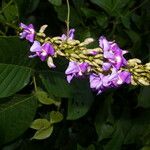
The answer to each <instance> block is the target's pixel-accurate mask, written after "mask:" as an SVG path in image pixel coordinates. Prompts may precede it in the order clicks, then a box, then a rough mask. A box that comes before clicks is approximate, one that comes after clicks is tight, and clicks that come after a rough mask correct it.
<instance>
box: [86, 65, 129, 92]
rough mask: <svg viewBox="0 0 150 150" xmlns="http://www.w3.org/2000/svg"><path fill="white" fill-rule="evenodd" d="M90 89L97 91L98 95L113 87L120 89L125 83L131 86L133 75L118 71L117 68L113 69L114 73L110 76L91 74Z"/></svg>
mask: <svg viewBox="0 0 150 150" xmlns="http://www.w3.org/2000/svg"><path fill="white" fill-rule="evenodd" d="M89 78H90V87H91V88H92V89H94V90H96V91H98V93H97V94H100V93H101V92H103V91H105V90H106V89H109V88H112V87H119V86H120V85H122V84H123V83H127V84H129V83H130V82H131V74H130V73H129V72H127V71H117V70H116V69H115V68H113V69H112V73H111V74H108V75H103V74H102V73H100V74H98V75H97V74H94V73H93V74H91V75H90V77H89Z"/></svg>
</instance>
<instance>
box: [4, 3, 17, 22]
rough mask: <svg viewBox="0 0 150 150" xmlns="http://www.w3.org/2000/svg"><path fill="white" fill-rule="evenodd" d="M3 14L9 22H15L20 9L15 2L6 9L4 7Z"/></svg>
mask: <svg viewBox="0 0 150 150" xmlns="http://www.w3.org/2000/svg"><path fill="white" fill-rule="evenodd" d="M12 12H13V13H12ZM3 14H4V16H5V18H6V21H7V22H14V21H15V20H16V19H18V10H17V7H16V5H15V4H14V3H13V4H10V5H8V6H6V9H4V11H3Z"/></svg>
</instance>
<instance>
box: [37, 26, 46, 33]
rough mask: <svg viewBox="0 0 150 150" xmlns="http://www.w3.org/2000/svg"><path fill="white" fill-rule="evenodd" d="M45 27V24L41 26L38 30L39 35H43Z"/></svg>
mask: <svg viewBox="0 0 150 150" xmlns="http://www.w3.org/2000/svg"><path fill="white" fill-rule="evenodd" d="M47 27H48V25H47V24H45V25H43V26H41V28H40V30H39V32H40V33H44V31H45V29H46V28H47Z"/></svg>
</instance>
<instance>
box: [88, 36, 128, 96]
mask: <svg viewBox="0 0 150 150" xmlns="http://www.w3.org/2000/svg"><path fill="white" fill-rule="evenodd" d="M99 46H100V47H101V48H102V50H103V56H104V61H103V65H102V69H103V71H104V72H105V75H104V74H102V73H100V74H95V73H93V74H91V75H90V86H91V88H92V89H95V90H96V91H98V94H99V93H101V92H103V91H105V90H106V89H108V88H111V87H118V86H120V85H122V84H123V83H127V84H129V83H130V82H131V73H130V72H128V71H122V70H121V67H123V66H126V65H127V61H126V59H125V58H124V57H123V54H125V53H127V51H125V50H122V49H120V48H119V46H118V44H117V43H115V42H109V41H107V39H106V38H105V37H104V36H101V37H100V38H99Z"/></svg>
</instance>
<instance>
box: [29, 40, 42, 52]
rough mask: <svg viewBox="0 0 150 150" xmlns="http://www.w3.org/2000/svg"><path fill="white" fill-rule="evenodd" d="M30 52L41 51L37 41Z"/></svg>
mask: <svg viewBox="0 0 150 150" xmlns="http://www.w3.org/2000/svg"><path fill="white" fill-rule="evenodd" d="M30 51H31V52H41V51H42V47H41V44H40V42H38V41H34V43H33V45H32V46H31V48H30Z"/></svg>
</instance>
